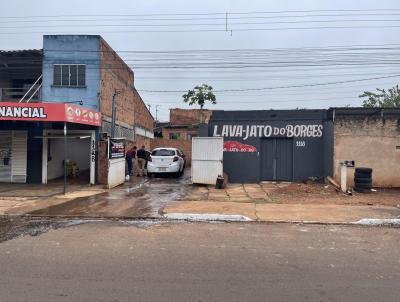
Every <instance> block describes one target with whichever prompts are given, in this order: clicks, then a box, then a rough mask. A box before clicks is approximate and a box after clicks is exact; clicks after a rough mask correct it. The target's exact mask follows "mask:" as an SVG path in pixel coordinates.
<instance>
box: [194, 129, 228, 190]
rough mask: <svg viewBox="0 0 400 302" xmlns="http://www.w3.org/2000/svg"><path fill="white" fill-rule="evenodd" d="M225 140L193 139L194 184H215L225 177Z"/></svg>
mask: <svg viewBox="0 0 400 302" xmlns="http://www.w3.org/2000/svg"><path fill="white" fill-rule="evenodd" d="M223 154H224V139H223V138H222V137H193V138H192V182H193V183H198V184H210V185H213V184H215V182H216V180H217V178H218V175H223V173H224V172H223V156H224V155H223Z"/></svg>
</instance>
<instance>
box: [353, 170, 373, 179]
mask: <svg viewBox="0 0 400 302" xmlns="http://www.w3.org/2000/svg"><path fill="white" fill-rule="evenodd" d="M356 178H357V179H361V178H362V179H366V178H367V179H371V178H372V173H363V172H356V173H354V179H356Z"/></svg>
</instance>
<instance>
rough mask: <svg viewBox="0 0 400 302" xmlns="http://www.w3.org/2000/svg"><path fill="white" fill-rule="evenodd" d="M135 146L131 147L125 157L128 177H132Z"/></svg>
mask: <svg viewBox="0 0 400 302" xmlns="http://www.w3.org/2000/svg"><path fill="white" fill-rule="evenodd" d="M136 149H137V147H136V146H133V148H130V149H129V150H128V151H127V152H126V155H125V159H126V163H127V164H128V175H129V176H131V175H132V169H133V163H134V162H135V157H136Z"/></svg>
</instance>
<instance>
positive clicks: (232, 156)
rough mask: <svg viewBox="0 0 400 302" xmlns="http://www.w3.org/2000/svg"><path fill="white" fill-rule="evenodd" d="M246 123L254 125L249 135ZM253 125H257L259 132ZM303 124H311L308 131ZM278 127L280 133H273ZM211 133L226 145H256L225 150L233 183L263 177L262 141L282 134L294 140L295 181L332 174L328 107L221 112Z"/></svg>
mask: <svg viewBox="0 0 400 302" xmlns="http://www.w3.org/2000/svg"><path fill="white" fill-rule="evenodd" d="M235 125H236V127H235ZM239 125H240V126H241V127H242V128H243V131H242V132H241V131H239V130H240V128H239V127H238V126H239ZM224 126H225V128H224ZM229 126H231V127H230V128H229ZM247 126H249V130H250V129H251V126H253V133H252V134H253V136H251V137H247V138H246V136H247V135H246V133H248V131H247V130H246V129H247ZM254 126H258V128H257V130H256V132H257V133H255V132H254V129H255V128H254ZM296 126H297V127H296ZM304 127H309V128H307V131H306V132H304ZM238 129H239V130H238ZM265 129H272V133H270V132H269V130H265ZM275 129H280V131H281V133H279V134H276V133H275V134H274V131H275ZM282 129H285V130H282ZM293 129H297V131H296V132H293V131H292V130H293ZM302 129H303V132H302V131H301V130H302ZM224 130H225V132H224ZM226 130H228V133H227V132H226ZM233 130H235V131H233ZM233 132H235V133H233ZM240 132H241V133H240ZM209 136H224V141H225V145H227V144H226V142H228V141H234V142H239V143H242V144H246V145H249V146H252V147H255V148H256V150H255V152H224V171H225V172H226V173H227V174H228V177H229V181H230V182H239V183H254V182H258V181H260V180H262V177H261V166H262V165H261V141H262V140H264V139H273V138H279V137H290V138H291V140H292V142H293V144H292V148H293V181H302V180H307V179H309V178H323V177H324V176H327V175H331V171H332V167H331V165H332V153H333V151H332V150H331V149H332V146H333V131H332V125H331V122H330V121H327V120H326V111H325V110H287V111H286V110H279V111H275V110H274V111H219V112H216V113H214V114H213V116H212V117H211V119H210V122H209Z"/></svg>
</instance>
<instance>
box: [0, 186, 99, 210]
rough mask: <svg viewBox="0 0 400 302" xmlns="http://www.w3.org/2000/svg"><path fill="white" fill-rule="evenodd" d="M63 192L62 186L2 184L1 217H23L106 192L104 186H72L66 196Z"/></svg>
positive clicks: (0, 193)
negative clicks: (33, 212)
mask: <svg viewBox="0 0 400 302" xmlns="http://www.w3.org/2000/svg"><path fill="white" fill-rule="evenodd" d="M62 190H63V188H62V185H29V184H7V185H3V184H2V189H1V191H0V215H23V214H27V213H28V212H31V211H36V210H40V209H44V208H48V207H50V206H55V205H58V204H62V203H65V202H68V201H70V200H73V199H76V198H79V197H89V196H94V195H97V194H101V193H103V192H105V191H106V190H105V189H104V188H103V186H89V185H70V186H68V192H67V193H66V194H63V193H62Z"/></svg>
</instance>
